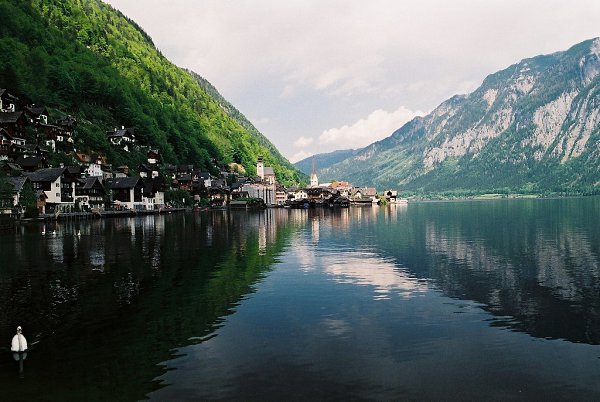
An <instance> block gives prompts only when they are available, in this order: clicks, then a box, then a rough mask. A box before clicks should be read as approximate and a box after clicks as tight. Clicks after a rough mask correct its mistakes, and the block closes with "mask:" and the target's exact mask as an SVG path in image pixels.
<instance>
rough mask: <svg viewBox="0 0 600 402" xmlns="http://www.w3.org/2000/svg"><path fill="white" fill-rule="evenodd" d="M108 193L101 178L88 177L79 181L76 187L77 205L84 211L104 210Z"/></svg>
mask: <svg viewBox="0 0 600 402" xmlns="http://www.w3.org/2000/svg"><path fill="white" fill-rule="evenodd" d="M107 198H108V192H107V191H106V188H105V187H104V185H103V184H102V181H101V180H100V178H99V177H87V178H85V179H79V180H77V184H76V186H75V205H78V206H79V207H80V208H81V209H83V210H90V209H93V210H103V209H104V204H105V202H106V199H107Z"/></svg>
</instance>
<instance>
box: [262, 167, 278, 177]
mask: <svg viewBox="0 0 600 402" xmlns="http://www.w3.org/2000/svg"><path fill="white" fill-rule="evenodd" d="M264 174H265V176H275V172H274V171H273V168H272V167H271V166H265V168H264Z"/></svg>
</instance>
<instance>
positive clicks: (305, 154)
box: [289, 150, 315, 163]
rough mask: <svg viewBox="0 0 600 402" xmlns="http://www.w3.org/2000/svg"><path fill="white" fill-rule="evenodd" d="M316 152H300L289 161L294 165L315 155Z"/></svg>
mask: <svg viewBox="0 0 600 402" xmlns="http://www.w3.org/2000/svg"><path fill="white" fill-rule="evenodd" d="M314 154H315V152H308V151H304V150H302V151H298V152H296V153H295V154H293V155H292V156H290V158H289V161H290V162H292V163H296V162H298V161H301V160H302V159H306V158H308V157H309V156H311V155H314Z"/></svg>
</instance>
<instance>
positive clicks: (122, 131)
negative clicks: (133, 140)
mask: <svg viewBox="0 0 600 402" xmlns="http://www.w3.org/2000/svg"><path fill="white" fill-rule="evenodd" d="M133 132H134V129H133V128H117V129H115V130H114V131H107V132H106V135H107V136H108V137H109V138H115V137H125V136H132V137H133V136H134V134H133Z"/></svg>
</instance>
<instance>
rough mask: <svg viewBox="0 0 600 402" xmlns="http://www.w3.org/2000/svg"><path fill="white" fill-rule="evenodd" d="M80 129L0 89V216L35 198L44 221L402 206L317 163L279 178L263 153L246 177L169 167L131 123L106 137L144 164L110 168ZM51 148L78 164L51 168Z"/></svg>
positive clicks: (19, 212)
mask: <svg viewBox="0 0 600 402" xmlns="http://www.w3.org/2000/svg"><path fill="white" fill-rule="evenodd" d="M76 127H77V120H76V119H75V118H74V117H72V116H70V115H66V116H63V117H61V118H59V119H57V120H55V121H53V122H50V121H49V119H48V111H47V109H46V108H45V107H40V106H35V105H33V104H29V105H27V104H26V105H23V104H22V102H21V101H20V100H19V98H18V97H16V96H14V95H11V94H10V93H9V92H8V91H7V90H6V89H0V169H2V172H3V175H4V176H5V177H6V180H7V181H8V184H9V185H10V191H11V194H10V195H11V196H10V197H3V198H2V199H1V200H0V210H1V212H2V214H5V215H11V216H13V217H15V218H21V217H24V216H25V215H26V214H25V212H26V209H27V208H26V207H27V206H31V205H30V204H32V203H33V204H34V206H35V208H34V210H33V213H29V214H28V215H29V216H31V215H35V216H36V217H41V218H44V217H45V218H51V217H54V218H58V217H59V216H61V215H63V216H77V215H84V214H95V215H98V216H108V215H111V214H119V213H159V212H161V211H164V210H167V209H172V208H197V209H208V208H213V209H222V208H227V207H230V208H244V209H246V208H264V207H289V208H311V207H316V206H327V207H348V206H349V205H351V204H355V205H372V204H374V203H382V202H383V203H391V204H397V203H405V200H401V199H398V198H397V192H396V191H395V190H386V191H384V192H383V193H382V194H380V195H378V194H377V191H376V189H375V188H369V187H354V186H353V185H352V184H351V183H348V182H345V181H339V182H331V183H321V184H320V183H319V181H318V178H317V174H316V170H315V166H314V162H313V172H312V175H311V178H310V184H309V185H308V186H304V187H285V186H283V185H281V184H280V183H278V182H277V180H276V177H275V172H274V170H273V168H272V167H270V166H265V162H264V161H263V158H262V157H260V156H259V157H258V159H257V161H256V173H257V174H256V177H248V176H245V175H244V174H243V173H239V171H238V170H237V169H236V170H235V171H234V170H233V169H221V170H222V171H221V172H220V174H219V175H214V174H211V173H210V172H208V171H203V170H201V169H198V168H196V167H194V165H190V164H188V165H171V164H164V163H163V162H162V160H161V152H160V150H158V149H153V148H150V147H148V146H144V145H143V144H139V143H138V142H137V141H136V135H135V128H133V127H125V126H121V127H117V128H112V129H109V130H107V131H106V140H107V141H108V142H109V143H110V144H111V146H113V147H115V148H118V149H119V150H120V151H121V152H125V153H127V152H130V151H131V150H132V149H137V150H142V151H144V153H145V154H146V156H147V159H146V163H143V164H141V165H139V166H135V167H133V169H131V167H129V166H127V165H121V166H113V165H112V164H110V163H108V161H107V158H106V156H103V155H101V154H89V153H82V152H78V150H77V149H75V146H74V144H75V141H74V136H76V132H77V131H76ZM26 129H28V130H29V132H31V131H33V132H34V133H35V136H34V137H35V138H31V137H32V136H31V135H29V137H30V138H26V137H27V136H26ZM52 153H63V154H65V155H71V156H73V157H74V160H76V161H77V163H76V164H74V165H72V166H66V165H65V164H64V163H60V164H59V165H58V166H51V165H50V164H49V159H50V158H49V156H50V155H51V154H52ZM131 172H136V173H135V174H131ZM28 192H29V194H27V193H28ZM182 195H183V196H182ZM33 197H35V200H34V201H33V200H32V198H33ZM26 199H27V200H28V201H26Z"/></svg>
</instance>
